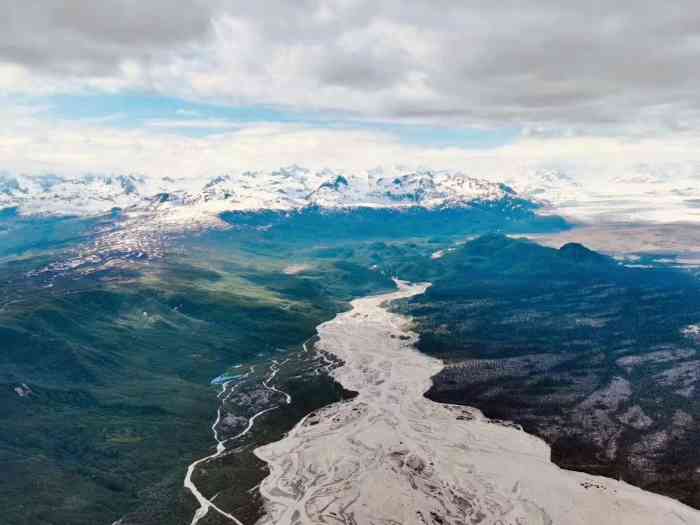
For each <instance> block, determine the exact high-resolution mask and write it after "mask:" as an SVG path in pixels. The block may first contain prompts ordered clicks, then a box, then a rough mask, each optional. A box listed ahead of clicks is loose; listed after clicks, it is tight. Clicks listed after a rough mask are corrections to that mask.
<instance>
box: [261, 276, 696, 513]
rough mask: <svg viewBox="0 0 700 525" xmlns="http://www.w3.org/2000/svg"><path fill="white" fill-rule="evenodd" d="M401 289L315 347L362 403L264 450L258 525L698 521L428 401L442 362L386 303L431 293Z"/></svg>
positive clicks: (664, 501) (324, 333) (328, 332)
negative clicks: (332, 359) (266, 471)
mask: <svg viewBox="0 0 700 525" xmlns="http://www.w3.org/2000/svg"><path fill="white" fill-rule="evenodd" d="M396 284H397V286H398V290H397V291H395V292H389V293H385V294H381V295H375V296H370V297H366V298H362V299H356V300H354V301H353V302H352V303H351V304H352V308H351V310H349V311H347V312H343V313H341V314H339V315H337V316H336V317H335V318H334V319H333V320H331V321H328V322H326V323H324V324H322V325H321V326H319V328H318V334H319V341H318V342H317V344H316V348H317V349H318V350H319V351H321V352H327V353H330V354H333V355H334V356H336V357H337V358H338V359H340V360H341V361H342V363H343V364H342V365H341V366H339V367H337V368H335V369H334V370H333V372H332V375H333V377H334V378H335V379H336V380H337V381H339V382H340V383H341V384H342V385H343V386H344V387H345V388H347V389H350V390H353V391H356V392H357V393H358V395H357V396H356V397H354V398H353V399H351V400H346V401H342V402H339V403H335V404H332V405H330V406H327V407H325V408H322V409H320V410H316V411H314V412H312V413H310V414H308V415H307V416H306V417H304V419H303V420H302V421H301V422H300V423H299V424H297V425H296V426H295V427H294V429H293V430H292V431H291V432H289V434H288V435H287V436H286V437H285V438H284V439H282V440H281V441H278V442H276V443H272V444H269V445H266V446H263V447H261V448H258V449H257V450H256V452H255V453H256V455H257V456H258V457H260V458H261V459H263V460H265V461H266V462H267V463H268V465H269V467H270V475H269V476H268V477H267V478H266V479H265V480H264V481H263V483H262V485H261V487H260V491H261V493H262V496H263V500H264V508H265V512H266V514H265V515H264V516H263V518H262V519H261V520H260V523H262V524H293V525H302V524H304V525H311V524H324V523H345V524H360V523H387V524H388V523H391V524H398V523H402V524H431V525H434V524H447V523H450V524H477V523H480V524H514V525H515V524H528V525H535V524H552V523H562V524H563V523H567V524H572V525H578V524H581V525H583V524H592V523H596V524H611V525H612V524H615V525H626V524H629V525H640V524H660V523H667V524H689V523H700V515H699V514H698V513H697V511H695V510H693V509H691V508H689V507H686V506H685V505H683V504H680V503H678V502H677V501H674V500H672V499H670V498H666V497H663V496H659V495H655V494H651V493H648V492H645V491H643V490H640V489H638V488H636V487H633V486H631V485H628V484H627V483H624V482H620V481H615V480H612V479H609V478H603V477H598V476H590V475H586V474H583V473H578V472H572V471H567V470H563V469H560V468H559V467H557V466H556V465H554V464H553V463H552V462H551V461H550V448H549V446H548V445H547V444H546V443H545V442H544V441H542V440H541V439H538V438H536V437H534V436H531V435H529V434H526V433H525V432H523V430H522V429H521V428H520V427H519V426H518V425H515V424H512V423H509V422H505V421H499V420H493V419H489V418H487V417H485V416H484V415H483V414H482V413H481V412H480V411H479V410H477V409H474V408H471V407H467V406H458V405H445V404H440V403H436V402H433V401H430V400H428V399H426V398H425V397H424V396H423V394H424V393H425V392H426V391H427V390H428V389H429V388H430V386H431V379H430V378H431V376H432V375H434V374H436V373H438V372H439V371H440V370H441V369H442V367H443V365H442V363H441V362H440V361H439V360H438V359H435V358H431V357H428V356H426V355H423V354H420V353H419V352H417V351H416V350H415V348H414V347H413V345H414V343H415V341H416V334H415V333H414V332H412V331H411V326H410V320H409V319H407V318H405V317H403V316H401V315H399V314H396V313H392V312H389V311H388V310H387V309H386V306H387V303H389V302H391V301H393V300H397V299H402V298H408V297H411V296H414V295H417V294H421V293H423V292H424V291H425V290H426V289H427V288H428V287H429V286H430V285H429V284H428V283H422V284H409V283H406V282H401V281H396Z"/></svg>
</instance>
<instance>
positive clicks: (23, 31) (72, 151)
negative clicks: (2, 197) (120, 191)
mask: <svg viewBox="0 0 700 525" xmlns="http://www.w3.org/2000/svg"><path fill="white" fill-rule="evenodd" d="M0 9H1V12H2V15H3V16H0V102H1V104H0V124H1V125H0V171H6V172H22V173H30V174H31V173H46V172H59V173H80V172H85V171H104V172H137V173H143V174H146V175H173V174H179V175H187V176H198V175H202V176H205V175H208V176H210V175H213V174H217V173H218V172H222V171H227V170H232V169H258V168H272V167H278V166H280V165H286V164H292V163H296V164H303V165H308V166H310V167H323V166H330V167H343V168H369V167H373V166H376V165H385V164H392V165H395V164H410V165H428V166H434V167H436V168H447V169H451V168H458V169H463V170H466V171H469V170H470V169H472V168H474V167H475V166H481V168H480V169H481V170H482V171H483V170H484V169H487V171H488V170H490V171H495V172H497V171H498V170H499V169H506V168H505V167H512V166H514V165H530V164H532V163H549V164H557V163H558V164H560V165H572V164H577V165H579V166H585V165H588V163H593V164H595V165H596V166H599V165H601V164H608V165H622V164H625V163H633V162H652V163H668V162H679V161H680V162H689V163H697V162H700V136H699V135H700V134H699V133H698V129H700V128H699V125H700V112H699V108H700V90H698V89H697V84H698V82H697V80H698V78H697V77H698V76H700V73H698V71H700V68H698V67H697V64H699V63H700V60H699V59H700V4H698V3H697V2H695V1H691V0H682V1H673V0H671V1H669V2H663V3H662V2H652V1H645V0H634V1H633V0H616V1H615V2H610V1H598V0H591V1H588V2H580V1H570V0H538V1H536V2H535V1H531V2H525V1H516V0H511V1H508V0H500V1H499V0H491V1H477V0H474V1H464V2H453V1H450V2H448V1H443V0H429V1H428V0H426V1H423V0H412V1H411V2H405V1H404V2H401V1H398V0H396V1H393V0H375V1H371V2H370V1H363V0H338V1H312V0H289V1H267V0H257V1H255V2H227V1H223V0H180V1H178V2H172V1H165V0H149V1H147V2H144V1H143V0H140V1H136V0H101V1H100V2H93V1H87V0H68V1H64V2H54V1H51V0H25V1H23V2H17V1H15V0H0ZM484 166H488V168H484ZM508 169H510V168H508ZM591 176H593V175H591Z"/></svg>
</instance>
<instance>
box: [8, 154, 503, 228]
mask: <svg viewBox="0 0 700 525" xmlns="http://www.w3.org/2000/svg"><path fill="white" fill-rule="evenodd" d="M507 198H511V199H515V198H517V194H516V193H515V192H514V191H513V190H512V189H511V188H509V187H508V186H506V185H504V184H498V183H493V182H487V181H484V180H479V179H475V178H472V177H468V176H466V175H464V174H462V173H453V172H446V171H431V170H418V171H403V170H389V171H384V170H371V171H367V172H360V173H346V172H341V171H333V170H329V169H325V170H320V171H311V170H307V169H305V168H302V167H299V166H290V167H286V168H281V169H278V170H275V171H271V172H263V171H247V172H243V173H238V174H228V175H222V176H217V177H214V178H211V179H209V180H206V181H205V182H204V183H202V181H201V179H200V180H199V181H197V180H191V179H172V178H168V177H163V178H152V177H143V176H138V175H84V176H81V177H75V178H67V177H58V176H55V175H41V176H26V175H20V176H13V175H8V174H4V175H0V208H17V209H18V211H19V212H20V213H21V214H25V215H95V214H100V213H105V212H109V211H110V210H114V209H115V208H119V209H121V210H125V211H129V212H139V211H153V210H160V211H162V212H163V213H166V212H167V213H166V214H168V215H173V214H174V215H178V216H182V217H183V218H185V219H187V220H191V219H192V218H194V217H195V216H198V215H201V216H202V217H201V218H204V217H207V216H208V217H212V216H215V215H217V214H218V213H221V212H223V211H254V210H280V211H285V210H288V211H292V210H298V209H303V208H305V207H309V206H317V207H321V208H354V207H372V208H382V207H391V208H400V207H423V208H444V207H464V206H469V205H470V204H471V203H473V202H475V201H479V202H485V201H498V200H501V199H507Z"/></svg>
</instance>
